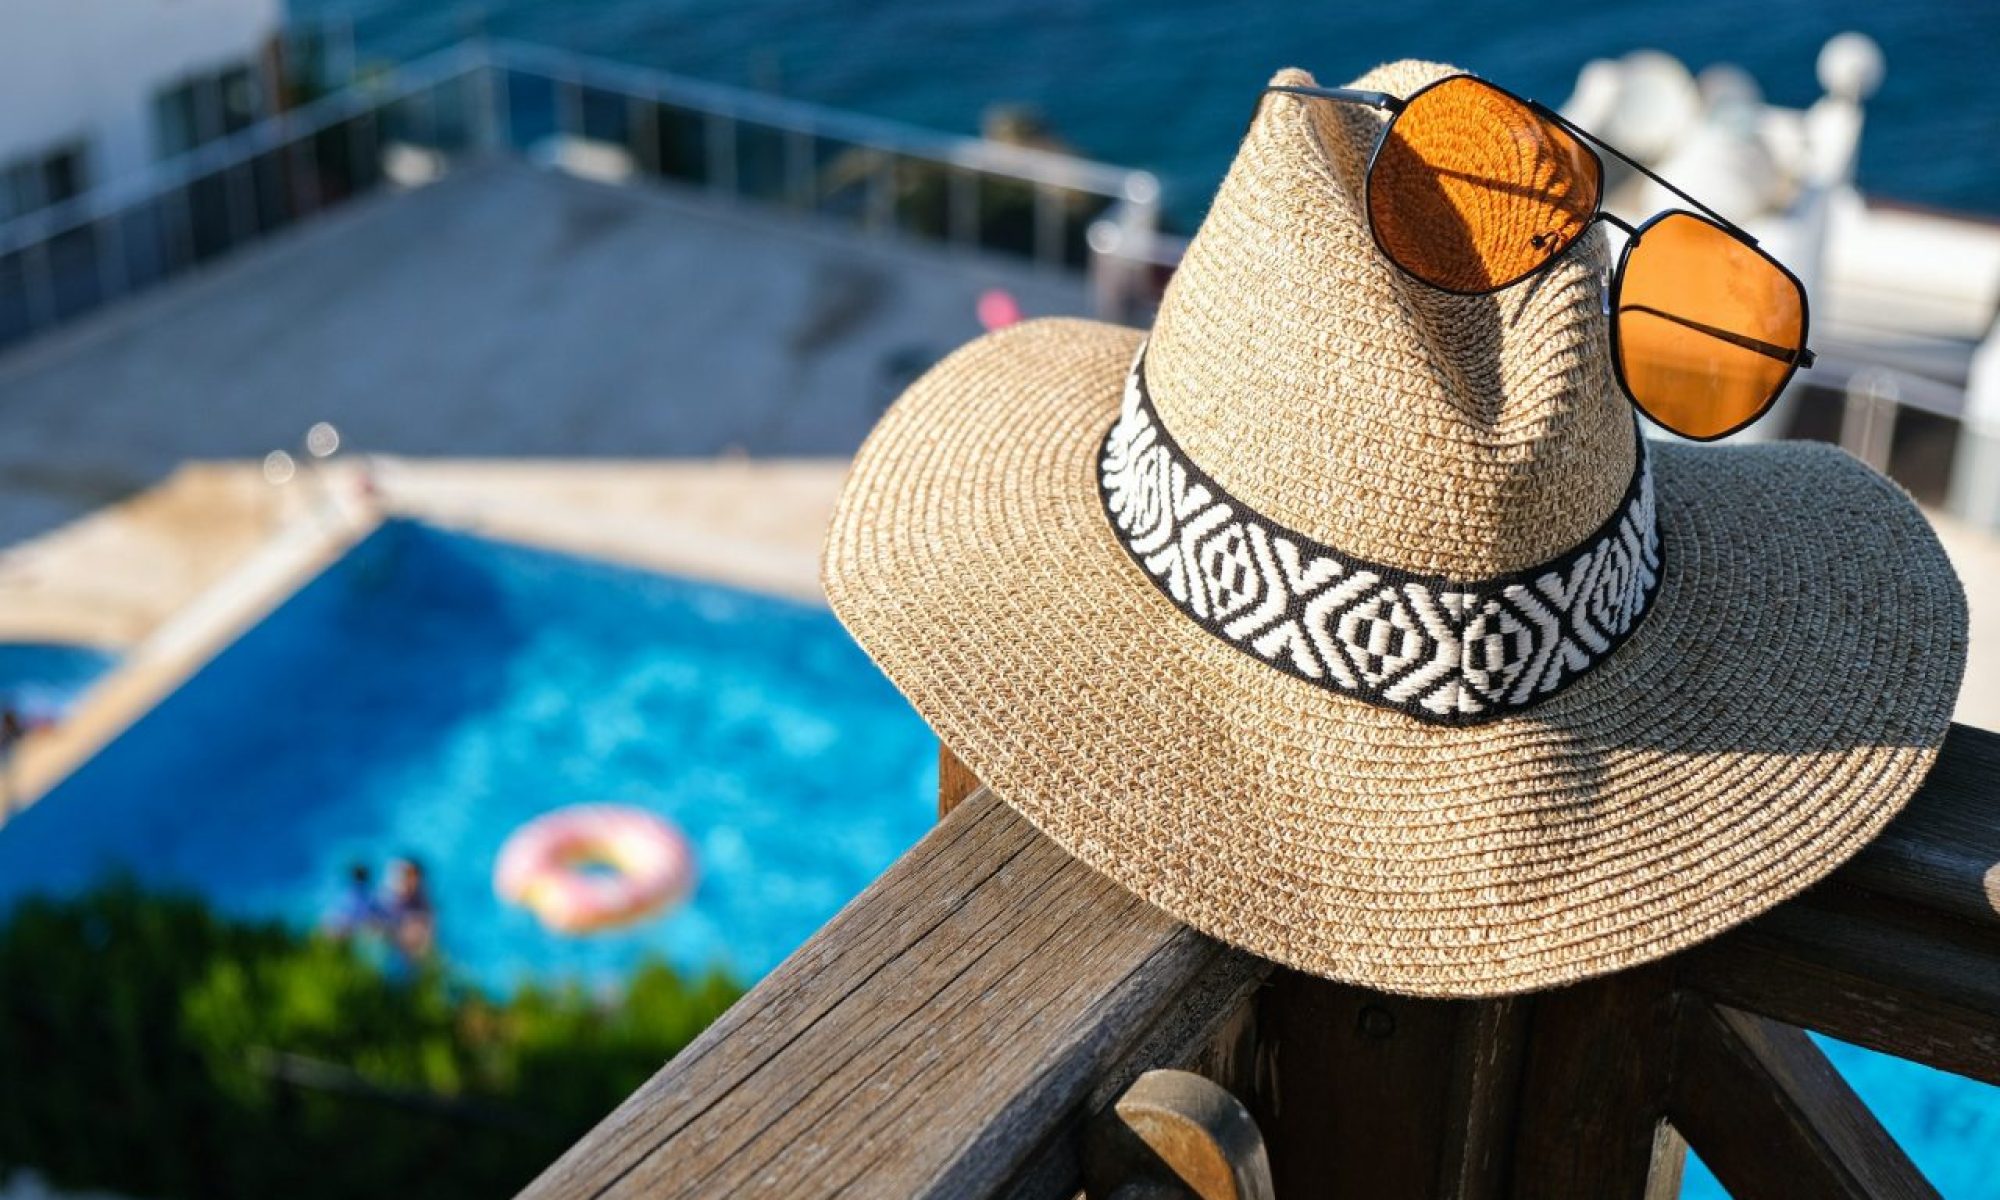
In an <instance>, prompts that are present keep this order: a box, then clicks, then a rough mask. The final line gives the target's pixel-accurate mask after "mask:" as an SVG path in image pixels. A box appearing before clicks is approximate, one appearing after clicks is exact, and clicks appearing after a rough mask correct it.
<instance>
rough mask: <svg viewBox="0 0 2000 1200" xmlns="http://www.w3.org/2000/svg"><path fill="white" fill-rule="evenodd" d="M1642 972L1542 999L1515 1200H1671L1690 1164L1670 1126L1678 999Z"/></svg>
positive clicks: (1532, 1038) (1531, 1044)
mask: <svg viewBox="0 0 2000 1200" xmlns="http://www.w3.org/2000/svg"><path fill="white" fill-rule="evenodd" d="M1670 983H1671V980H1670V978H1669V977H1668V976H1667V975H1666V973H1665V972H1663V971H1661V970H1659V969H1658V968H1650V967H1642V968H1639V969H1638V970H1634V971H1627V972H1625V973H1623V974H1619V975H1612V976H1609V977H1607V978H1604V979H1597V980H1592V981H1590V982H1588V983H1582V984H1577V985H1575V986H1573V987H1566V988H1558V989H1556V990H1555V991H1552V992H1546V993H1543V994H1542V995H1540V996H1537V997H1536V998H1535V1008H1534V1014H1533V1017H1532V1022H1531V1024H1530V1027H1529V1032H1528V1056H1527V1063H1526V1066H1525V1068H1524V1072H1523V1076H1522V1085H1521V1096H1522V1101H1521V1108H1520V1112H1519V1115H1518V1118H1517V1121H1516V1125H1515V1139H1514V1185H1513V1194H1514V1195H1515V1196H1519V1197H1539V1196H1602V1197H1607V1198H1615V1197H1632V1198H1634V1200H1637V1198H1639V1197H1645V1198H1646V1200H1654V1198H1660V1200H1669V1198H1671V1197H1674V1196H1677V1195H1678V1194H1679V1191H1680V1169H1681V1160H1682V1157H1683V1154H1684V1147H1683V1146H1682V1144H1681V1142H1680V1139H1679V1137H1678V1136H1677V1135H1676V1134H1675V1133H1674V1132H1673V1131H1672V1130H1671V1129H1670V1128H1669V1127H1668V1126H1667V1125H1666V1123H1665V1116H1666V1108H1667V1088H1668V1085H1669V1076H1670V1074H1671V1069H1672V1053H1673V1020H1674V1016H1673V1014H1674V995H1673V992H1672V990H1671V988H1670Z"/></svg>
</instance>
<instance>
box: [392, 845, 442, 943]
mask: <svg viewBox="0 0 2000 1200" xmlns="http://www.w3.org/2000/svg"><path fill="white" fill-rule="evenodd" d="M382 908H383V915H384V920H385V922H386V924H387V927H388V931H389V944H390V945H391V946H393V947H395V949H396V952H397V954H398V955H399V956H400V957H401V958H402V959H403V961H404V963H405V965H407V966H412V967H414V966H416V965H417V964H418V963H422V962H427V961H429V959H430V958H431V956H432V955H433V954H434V953H436V951H437V910H436V909H434V908H432V907H431V894H430V889H429V888H428V887H426V886H425V884H424V867H423V864H422V863H420V862H418V861H417V860H416V859H414V858H399V859H397V860H396V861H395V862H392V863H390V864H389V890H388V894H387V897H386V899H385V901H384V903H383V905H382Z"/></svg>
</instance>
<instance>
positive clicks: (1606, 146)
mask: <svg viewBox="0 0 2000 1200" xmlns="http://www.w3.org/2000/svg"><path fill="white" fill-rule="evenodd" d="M1528 103H1529V105H1530V106H1531V107H1532V108H1533V109H1534V110H1535V111H1536V112H1537V113H1539V114H1541V116H1542V117H1544V118H1545V119H1547V120H1550V121H1554V122H1555V123H1556V124H1558V125H1560V126H1562V127H1563V128H1564V129H1567V130H1568V131H1569V132H1571V133H1573V134H1575V135H1576V136H1577V137H1580V138H1583V139H1585V140H1587V141H1588V142H1590V144H1591V145H1593V146H1596V147H1597V148H1598V149H1599V150H1602V151H1604V152H1605V153H1606V154H1609V155H1610V156H1611V157H1613V158H1615V159H1617V160H1618V161H1619V162H1622V163H1624V164H1625V165H1626V166H1628V167H1630V168H1632V169H1633V170H1634V171H1637V172H1639V174H1641V175H1644V176H1645V177H1646V178H1648V179H1650V180H1652V181H1653V182H1654V183H1657V184H1659V185H1660V186H1661V187H1663V188H1665V189H1667V190H1668V191H1670V192H1672V193H1673V194H1674V195H1676V196H1679V197H1680V198H1681V199H1683V200H1685V201H1687V202H1688V203H1689V204H1692V205H1694V206H1695V208H1697V209H1699V210H1701V213H1702V215H1703V216H1706V217H1708V218H1709V219H1710V220H1713V221H1714V222H1715V223H1716V224H1718V225H1721V226H1722V227H1723V228H1725V229H1727V230H1729V231H1730V232H1731V233H1734V234H1735V235H1736V236H1738V237H1740V238H1742V239H1743V240H1744V241H1746V242H1749V243H1750V244H1751V245H1753V246H1754V245H1756V244H1757V239H1756V238H1754V237H1751V236H1750V234H1749V233H1748V232H1747V231H1746V230H1744V228H1743V227H1742V226H1741V225H1738V224H1737V223H1736V222H1734V221H1732V220H1730V219H1729V218H1728V217H1725V216H1723V215H1722V214H1721V213H1719V212H1716V211H1715V210H1714V209H1712V208H1710V207H1709V206H1708V205H1706V204H1703V203H1702V202H1701V201H1699V200H1697V199H1695V198H1694V197H1693V196H1690V195H1688V194H1687V193H1686V192H1684V191H1682V190H1681V189H1680V188H1678V187H1676V186H1674V184H1673V183H1672V182H1671V181H1669V180H1667V179H1665V178H1663V177H1662V176H1661V175H1660V174H1659V173H1658V172H1656V171H1654V170H1653V169H1652V168H1651V167H1649V166H1647V165H1646V164H1645V163H1642V162H1640V161H1639V160H1638V159H1636V158H1633V157H1632V156H1631V155H1629V154H1627V153H1625V152H1624V151H1623V150H1620V149H1619V148H1618V147H1616V146H1614V145H1612V144H1611V143H1610V142H1607V141H1605V140H1604V139H1603V138H1601V137H1598V136H1597V135H1596V134H1594V133H1592V132H1590V130H1588V129H1585V128H1584V127H1583V126H1581V125H1578V124H1576V123H1575V122H1574V121H1571V120H1570V119H1569V118H1568V117H1565V116H1563V115H1562V114H1561V113H1559V112H1557V111H1556V110H1555V109H1553V108H1550V107H1549V106H1548V105H1546V104H1543V103H1542V102H1541V101H1539V100H1530V101H1529V102H1528ZM1620 224H1621V225H1623V224H1624V223H1623V222H1620ZM1625 229H1626V230H1627V231H1628V232H1629V231H1630V229H1631V226H1629V225H1626V226H1625Z"/></svg>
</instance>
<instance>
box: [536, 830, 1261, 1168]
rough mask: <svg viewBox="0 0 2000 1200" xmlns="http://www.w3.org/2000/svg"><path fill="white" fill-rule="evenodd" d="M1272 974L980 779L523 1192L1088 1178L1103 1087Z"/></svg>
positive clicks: (1183, 1047) (1180, 1051)
mask: <svg viewBox="0 0 2000 1200" xmlns="http://www.w3.org/2000/svg"><path fill="white" fill-rule="evenodd" d="M1264 970H1265V968H1264V966H1263V964H1261V963H1259V962H1257V961H1256V960H1254V959H1251V958H1249V957H1248V956H1246V955H1242V954H1240V953H1238V952H1236V951H1233V950H1230V949H1228V948H1226V947H1223V946H1222V945H1220V944H1218V943H1216V942H1214V941H1211V940H1210V939H1207V938H1205V937H1202V936H1200V935H1198V934H1196V933H1194V932H1193V931H1191V930H1188V929H1186V928H1185V927H1183V926H1180V925H1178V924H1177V923H1175V922H1174V921H1172V920H1170V919H1169V918H1167V917H1166V916H1165V915H1164V914H1161V913H1159V912H1158V911H1157V910H1154V909H1152V908H1150V907H1148V906H1146V905H1145V904H1143V903H1141V902H1139V901H1138V900H1135V899H1133V898H1132V897H1130V896H1128V895H1127V894H1125V893H1124V892H1122V891H1120V890H1118V889H1117V888H1115V887H1113V886H1112V885H1111V884H1110V883H1109V882H1108V881H1106V880H1105V879H1103V878H1102V877H1101V876H1099V875H1097V874H1095V873H1094V872H1091V871H1090V870H1088V869H1087V868H1085V867H1083V866H1081V865H1080V864H1078V863H1076V862H1075V861H1074V860H1072V859H1070V858H1069V857H1068V856H1067V855H1065V854H1064V853H1063V852H1062V851H1061V850H1060V849H1058V848H1057V847H1056V846H1055V845H1054V844H1053V843H1051V842H1049V841H1048V840H1047V839H1045V838H1043V837H1041V836H1040V835H1039V834H1037V833H1035V831H1034V830H1033V829H1032V828H1031V827H1030V826H1029V825H1028V824H1027V823H1026V822H1025V821H1024V820H1022V819H1021V818H1020V817H1019V816H1017V815H1016V814H1014V813H1013V812H1012V811H1011V810H1009V809H1007V808H1006V807H1005V806H1003V805H1001V804H1000V803H999V802H998V801H997V800H995V799H994V798H993V796H992V795H991V793H989V792H984V791H981V792H979V793H978V794H976V795H975V796H973V797H972V798H970V799H969V800H967V801H966V803H964V804H963V805H961V806H960V807H959V808H958V809H957V810H956V811H954V812H953V813H952V814H951V815H950V816H949V817H948V818H947V819H945V820H944V821H943V822H941V823H940V825H939V827H938V828H937V829H936V830H935V831H933V832H932V834H931V835H930V836H929V837H927V838H925V839H924V841H923V842H921V843H919V845H918V846H917V847H916V848H915V849H914V850H912V851H911V852H910V853H909V854H908V855H906V856H905V857H904V858H903V860H902V861H900V862H899V863H898V864H897V865H896V866H894V867H892V868H891V869H890V870H889V872H888V873H886V874H885V875H884V876H883V877H882V878H881V879H880V880H878V881H877V882H876V884H875V885H874V886H872V887H870V888H869V889H868V890H867V891H866V892H864V893H862V895H861V896H860V897H858V898H857V899H856V900H855V901H854V902H853V903H852V904H850V905H849V906H848V907H847V908H845V909H843V910H842V911H841V913H840V914H839V915H838V916H836V917H835V918H834V920H833V921H832V922H830V923H829V924H828V925H827V927H826V928H825V929H823V930H822V931H821V932H820V933H819V934H818V935H816V936H815V937H814V938H813V939H812V941H810V942H808V943H807V945H806V946H805V947H803V948H801V949H800V951H799V952H798V953H797V954H795V955H793V956H792V958H790V959H788V960H786V962H785V963H784V964H783V965H782V966H780V967H779V969H778V970H777V971H776V972H774V973H773V974H772V975H771V976H770V977H769V978H767V979H766V980H765V981H764V982H763V983H762V984H760V985H759V986H758V987H757V988H756V989H754V990H753V991H752V992H751V993H750V995H749V996H747V997H745V998H744V1000H742V1001H741V1002H739V1003H738V1004H737V1005H736V1006H735V1007H734V1008H732V1009H731V1010H730V1011H729V1012H728V1013H727V1014H725V1015H724V1017H723V1019H722V1020H721V1021H720V1022H718V1023H717V1025H716V1026H715V1027H714V1028H712V1029H711V1030H710V1031H709V1032H708V1033H707V1034H704V1035H703V1036H702V1038H701V1039H699V1040H698V1041H697V1042H696V1043H695V1044H694V1045H693V1046H691V1047H689V1048H688V1049H687V1050H686V1051H684V1052H682V1054H681V1055H680V1056H679V1057H677V1058H676V1059H675V1060H674V1061H673V1062H671V1063H669V1064H668V1065H667V1067H666V1068H665V1069H664V1070H662V1071H661V1072H660V1074H659V1075H657V1076H655V1077H654V1078H653V1079H652V1080H651V1081H650V1082H648V1083H647V1084H646V1085H645V1087H643V1088H641V1089H640V1091H639V1092H637V1093H636V1094H634V1096H633V1097H632V1098H631V1099H630V1100H628V1101H627V1102H626V1103H625V1104H624V1105H622V1106H620V1108H619V1109H618V1110H617V1111H616V1112H614V1113H613V1114H612V1115H611V1116H610V1117H608V1118H607V1119H606V1120H605V1121H604V1123H603V1124H601V1125H600V1126H599V1127H598V1129H597V1130H595V1131H593V1132H592V1133H591V1134H590V1135H589V1136H588V1137H586V1138H585V1139H584V1140H583V1141H582V1142H580V1143H578V1144H577V1145H576V1146H575V1147H573V1148H572V1149H571V1150H570V1152H569V1153H568V1154H566V1155H564V1157H563V1158H562V1159H561V1160H560V1161H558V1162H557V1163H556V1164H555V1165H553V1166H552V1167H550V1169H549V1170H548V1171H547V1172H545V1173H544V1174H543V1176H542V1177H541V1178H540V1179H538V1180H536V1181H535V1183H533V1184H532V1185H530V1187H529V1188H528V1190H527V1192H526V1193H524V1195H526V1196H529V1197H538V1198H555V1197H560V1198H562V1200H577V1198H579V1197H585V1196H648V1197H654V1196H708V1195H750V1194H760V1195H784V1196H815V1195H832V1194H834V1193H836V1192H839V1191H841V1190H842V1189H843V1188H850V1187H852V1188H856V1189H861V1190H864V1191H866V1192H869V1193H876V1194H885V1195H909V1196H922V1195H935V1196H966V1195H985V1194H991V1193H994V1192H997V1191H1000V1190H1002V1189H1004V1188H1010V1187H1017V1186H1021V1185H1022V1184H1023V1182H1024V1181H1026V1182H1027V1183H1029V1184H1031V1185H1032V1187H1030V1191H1033V1192H1041V1193H1044V1194H1057V1193H1059V1192H1062V1191H1064V1190H1065V1189H1067V1190H1068V1191H1074V1189H1075V1187H1076V1186H1077V1179H1078V1170H1079V1166H1078V1163H1079V1159H1078V1146H1077V1137H1078V1131H1079V1130H1080V1128H1081V1123H1082V1121H1083V1119H1084V1118H1085V1117H1086V1115H1087V1110H1088V1109H1089V1107H1090V1104H1091V1102H1092V1101H1093V1099H1095V1098H1098V1097H1102V1096H1103V1095H1104V1093H1105V1091H1106V1089H1107V1086H1108V1085H1109V1082H1110V1081H1112V1080H1121V1079H1122V1080H1129V1079H1130V1078H1131V1077H1133V1076H1135V1075H1136V1074H1137V1073H1138V1072H1139V1071H1141V1070H1143V1069H1146V1068H1149V1067H1154V1066H1173V1065H1180V1064H1179V1063H1177V1062H1173V1061H1144V1060H1146V1059H1153V1060H1168V1059H1172V1058H1174V1057H1176V1056H1178V1057H1182V1058H1191V1057H1193V1056H1195V1055H1196V1054H1198V1053H1199V1052H1201V1051H1202V1050H1203V1048H1204V1047H1206V1046H1207V1045H1208V1043H1209V1041H1210V1040H1211V1039H1212V1037H1213V1036H1214V1034H1215V1033H1216V1031H1217V1030H1218V1029H1219V1028H1220V1027H1221V1026H1222V1025H1223V1023H1224V1022H1226V1021H1227V1020H1228V1019H1229V1018H1230V1016H1231V1015H1232V1013H1233V1012H1234V1011H1235V1010H1236V1009H1238V1008H1240V1007H1242V1006H1243V1005H1244V1004H1246V1003H1247V1002H1248V998H1249V995H1250V993H1251V992H1252V991H1253V990H1254V988H1255V987H1256V984H1257V982H1258V981H1259V980H1260V979H1261V977H1262V974H1263V972H1264ZM1190 1009H1199V1010H1200V1011H1190ZM1167 1029H1170V1030H1173V1031H1175V1034H1176V1036H1174V1037H1172V1038H1165V1037H1162V1036H1161V1031H1162V1030H1167ZM1118 1086H1119V1087H1122V1083H1120V1084H1118ZM1111 1094H1113V1095H1115V1092H1113V1093H1111ZM1050 1162H1054V1164H1055V1165H1054V1166H1050V1165H1049V1164H1050Z"/></svg>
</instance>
